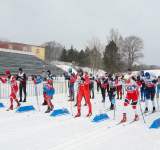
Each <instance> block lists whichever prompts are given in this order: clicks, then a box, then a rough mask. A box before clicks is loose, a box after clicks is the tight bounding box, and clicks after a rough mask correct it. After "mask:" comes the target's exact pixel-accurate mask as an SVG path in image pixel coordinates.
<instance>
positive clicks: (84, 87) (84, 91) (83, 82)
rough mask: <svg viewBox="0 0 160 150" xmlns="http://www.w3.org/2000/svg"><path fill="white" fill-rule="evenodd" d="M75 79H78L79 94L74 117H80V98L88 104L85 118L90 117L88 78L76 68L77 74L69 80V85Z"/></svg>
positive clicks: (80, 69)
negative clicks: (76, 111)
mask: <svg viewBox="0 0 160 150" xmlns="http://www.w3.org/2000/svg"><path fill="white" fill-rule="evenodd" d="M77 79H79V83H80V84H79V92H78V95H77V102H78V103H77V108H78V113H77V115H76V116H75V117H80V116H81V101H82V98H83V97H85V100H86V102H87V104H88V107H89V113H88V115H87V117H89V116H91V115H92V106H91V102H90V92H89V83H90V81H89V78H88V76H87V75H86V74H85V73H83V70H82V68H78V70H77V74H76V75H75V77H74V78H72V79H70V82H71V83H74V82H75V81H76V80H77Z"/></svg>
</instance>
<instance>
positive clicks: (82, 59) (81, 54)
mask: <svg viewBox="0 0 160 150" xmlns="http://www.w3.org/2000/svg"><path fill="white" fill-rule="evenodd" d="M78 58H79V59H78V60H79V61H78V62H79V65H80V66H82V67H84V66H85V54H84V51H83V50H81V51H80V52H79V55H78Z"/></svg>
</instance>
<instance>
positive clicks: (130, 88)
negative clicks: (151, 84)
mask: <svg viewBox="0 0 160 150" xmlns="http://www.w3.org/2000/svg"><path fill="white" fill-rule="evenodd" d="M127 73H128V78H126V79H125V88H126V91H127V94H126V97H125V101H124V107H123V119H122V120H121V122H125V121H126V119H127V117H126V113H127V106H128V104H129V103H130V101H131V100H132V104H131V105H132V108H133V110H134V112H135V118H134V120H135V121H137V120H138V119H139V117H138V112H137V103H138V97H139V91H138V88H139V87H141V83H140V82H139V81H138V80H137V79H136V77H135V75H133V74H132V73H131V70H130V69H128V70H127Z"/></svg>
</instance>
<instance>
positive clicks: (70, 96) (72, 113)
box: [69, 82, 73, 116]
mask: <svg viewBox="0 0 160 150" xmlns="http://www.w3.org/2000/svg"><path fill="white" fill-rule="evenodd" d="M69 95H70V101H71V111H72V116H73V109H72V99H71V98H72V97H71V88H70V82H69Z"/></svg>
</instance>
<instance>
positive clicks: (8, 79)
mask: <svg viewBox="0 0 160 150" xmlns="http://www.w3.org/2000/svg"><path fill="white" fill-rule="evenodd" d="M0 80H1V81H2V83H6V82H7V83H8V84H10V85H11V94H10V102H11V106H10V108H9V109H7V111H9V110H13V100H15V101H16V102H17V108H18V107H19V106H21V104H20V103H19V101H18V99H17V97H16V93H17V91H18V85H17V82H16V78H15V77H14V76H12V75H11V73H10V71H6V79H2V78H0Z"/></svg>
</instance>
